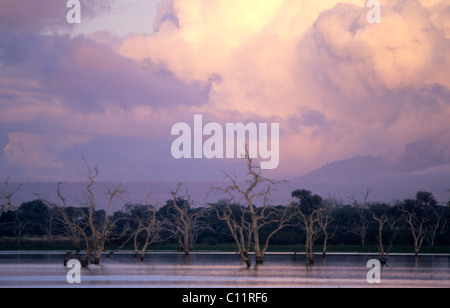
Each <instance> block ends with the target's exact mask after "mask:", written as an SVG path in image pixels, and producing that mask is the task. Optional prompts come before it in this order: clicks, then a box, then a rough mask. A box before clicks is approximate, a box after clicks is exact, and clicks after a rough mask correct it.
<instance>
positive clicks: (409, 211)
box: [399, 191, 437, 256]
mask: <svg viewBox="0 0 450 308" xmlns="http://www.w3.org/2000/svg"><path fill="white" fill-rule="evenodd" d="M436 207H437V201H436V199H435V198H434V196H433V194H432V193H429V192H423V191H419V192H418V193H417V194H416V198H415V199H414V200H412V199H407V200H405V201H404V202H403V203H402V204H401V205H400V207H399V210H400V211H401V212H402V213H403V218H404V221H405V222H406V225H407V227H408V229H409V231H410V232H411V235H412V237H413V238H414V253H415V255H416V256H418V255H419V252H420V249H421V248H422V244H423V241H424V240H425V237H426V233H427V226H430V224H429V223H430V222H431V225H433V223H432V219H433V218H434V217H433V215H434V214H435V213H436ZM431 230H432V229H431Z"/></svg>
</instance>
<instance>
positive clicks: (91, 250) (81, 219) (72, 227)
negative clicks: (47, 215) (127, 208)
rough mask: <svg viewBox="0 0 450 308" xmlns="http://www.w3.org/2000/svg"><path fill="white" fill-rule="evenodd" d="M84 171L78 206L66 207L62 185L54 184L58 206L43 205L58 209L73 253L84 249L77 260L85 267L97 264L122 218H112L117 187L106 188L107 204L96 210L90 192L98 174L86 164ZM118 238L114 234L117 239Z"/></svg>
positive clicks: (93, 195) (96, 169) (119, 187)
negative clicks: (81, 200) (81, 199)
mask: <svg viewBox="0 0 450 308" xmlns="http://www.w3.org/2000/svg"><path fill="white" fill-rule="evenodd" d="M86 167H87V171H88V182H87V184H86V188H85V190H84V191H83V194H84V202H81V203H80V204H79V205H78V206H69V205H68V201H67V198H66V197H64V196H63V194H62V191H61V188H62V183H59V184H58V189H57V195H58V197H59V201H60V203H59V204H57V203H51V202H48V201H47V204H49V205H52V206H53V207H55V208H57V209H59V210H60V217H59V220H60V222H61V223H62V224H63V225H64V228H65V229H66V230H67V234H68V235H69V237H70V238H71V239H72V241H73V243H74V245H75V247H76V249H77V252H81V250H85V256H84V258H83V259H82V260H81V263H82V265H83V266H84V267H87V266H88V265H89V264H100V258H101V256H102V254H103V252H104V251H105V244H106V242H108V241H110V240H113V239H114V234H113V233H112V230H113V229H114V228H115V226H116V225H117V223H118V222H119V221H120V220H121V219H122V218H119V219H112V205H113V203H114V201H115V200H116V199H119V198H121V196H122V195H123V194H124V193H125V191H124V190H123V189H122V188H121V185H119V186H117V187H114V188H107V192H106V196H107V203H106V208H105V209H104V210H98V206H97V201H96V198H95V194H94V191H93V187H94V185H95V184H96V179H97V177H98V174H99V171H98V168H97V167H95V168H94V170H92V169H91V168H90V167H89V165H88V164H87V163H86ZM121 236H122V235H118V237H121Z"/></svg>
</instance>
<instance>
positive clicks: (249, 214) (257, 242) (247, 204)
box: [212, 148, 293, 267]
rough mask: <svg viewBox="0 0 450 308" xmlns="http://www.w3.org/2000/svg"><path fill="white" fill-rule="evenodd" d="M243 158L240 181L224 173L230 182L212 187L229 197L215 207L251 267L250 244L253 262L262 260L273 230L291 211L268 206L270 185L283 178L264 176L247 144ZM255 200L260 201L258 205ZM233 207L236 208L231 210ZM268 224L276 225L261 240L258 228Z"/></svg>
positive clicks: (284, 223) (283, 224)
mask: <svg viewBox="0 0 450 308" xmlns="http://www.w3.org/2000/svg"><path fill="white" fill-rule="evenodd" d="M245 159H246V163H247V169H246V171H247V176H246V178H245V181H242V182H240V181H239V179H238V178H237V177H236V176H231V175H229V174H226V173H225V178H226V179H227V180H228V181H229V182H230V185H229V186H227V187H225V188H223V187H212V190H214V191H216V192H218V193H221V194H225V195H226V196H227V199H228V200H229V201H228V205H227V206H226V207H225V208H222V209H220V208H217V207H216V209H215V210H216V213H217V216H218V218H219V219H220V220H222V221H226V222H227V225H228V227H229V229H230V232H231V234H232V236H233V238H234V240H235V242H236V244H237V246H238V249H239V254H240V256H241V258H242V260H244V262H245V263H246V264H247V266H248V267H250V266H251V262H250V260H249V258H248V252H249V250H250V249H251V248H253V250H254V252H255V258H256V263H263V262H264V254H265V252H266V251H267V249H268V247H269V242H270V240H271V239H272V237H273V236H274V235H275V234H276V233H278V232H279V231H280V230H281V229H283V228H284V227H286V226H288V225H289V224H290V222H291V218H292V216H293V214H292V213H291V212H290V211H289V207H287V208H285V209H284V210H283V211H279V210H276V209H274V208H273V207H271V206H269V203H270V194H271V193H272V191H273V187H274V186H276V185H278V184H281V183H284V182H285V181H274V180H270V179H268V178H265V177H263V176H262V174H261V169H260V168H259V167H256V166H254V165H253V161H252V159H251V158H250V155H249V152H248V148H247V149H246V157H245ZM257 203H260V206H259V207H258V206H257ZM233 207H234V208H235V209H234V211H233ZM236 207H237V210H236ZM270 224H275V225H276V226H277V227H276V228H275V229H274V230H273V231H272V232H271V233H270V234H269V236H268V237H267V238H266V241H265V243H264V244H262V241H261V238H260V232H261V229H262V228H263V227H265V226H267V225H270ZM261 245H264V246H261Z"/></svg>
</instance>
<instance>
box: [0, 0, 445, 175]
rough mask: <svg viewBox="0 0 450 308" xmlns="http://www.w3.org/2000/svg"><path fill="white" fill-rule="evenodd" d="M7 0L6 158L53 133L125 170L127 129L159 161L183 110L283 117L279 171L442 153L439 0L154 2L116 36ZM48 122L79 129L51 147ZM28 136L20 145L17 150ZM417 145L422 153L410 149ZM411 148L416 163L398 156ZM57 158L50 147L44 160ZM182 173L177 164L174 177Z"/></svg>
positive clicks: (0, 89)
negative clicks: (68, 30) (78, 31)
mask: <svg viewBox="0 0 450 308" xmlns="http://www.w3.org/2000/svg"><path fill="white" fill-rule="evenodd" d="M95 2H96V1H95ZM12 3H14V1H9V0H8V1H6V2H4V3H3V4H2V5H3V8H5V10H2V13H0V17H1V16H2V15H1V14H4V15H5V18H10V17H7V16H6V12H9V15H13V16H20V18H19V19H18V20H19V21H11V22H12V23H11V24H10V25H9V26H8V27H7V28H6V26H5V28H4V30H5V31H3V32H2V41H0V102H1V107H0V110H1V111H2V113H0V123H3V124H5V125H7V127H8V132H7V133H10V134H12V135H10V141H9V143H8V145H9V150H8V151H7V152H5V153H6V154H5V155H6V157H7V158H8V161H9V162H10V163H14V160H13V158H12V156H11V155H12V154H11V153H14V152H17V153H22V154H21V155H22V156H20V155H19V156H18V157H23V158H24V157H26V155H31V154H32V152H33V151H32V150H31V148H33V147H37V144H38V143H39V142H40V143H42V144H46V143H51V142H53V141H54V142H56V144H60V145H61V146H59V147H58V146H56V147H55V148H54V150H55V153H63V154H64V155H63V157H64V160H63V161H64V164H66V165H67V164H68V162H69V161H71V159H75V158H73V157H72V156H71V155H68V154H67V153H68V151H69V152H70V150H71V149H73V148H76V149H78V150H79V151H78V152H77V153H82V152H83V151H85V152H89V153H92V151H91V150H89V149H96V150H95V153H97V154H96V155H93V157H97V158H98V157H102V155H110V157H111V160H109V161H110V163H109V165H113V161H114V160H115V159H117V160H124V159H126V160H130V161H132V162H131V163H130V164H129V165H127V166H128V167H127V168H128V169H129V170H137V169H138V168H137V169H136V168H133V164H135V166H138V165H139V164H142V161H143V160H145V158H143V157H142V156H139V155H137V154H136V155H133V154H132V153H130V154H129V155H125V154H123V153H122V154H120V155H113V154H111V153H110V152H112V151H111V150H109V151H108V150H106V149H113V148H115V142H118V144H121V145H123V146H124V147H129V146H127V142H126V141H125V140H126V138H137V139H134V141H135V145H139V146H136V147H133V148H131V147H129V148H130V151H132V152H134V151H139V149H138V148H139V147H143V148H146V147H147V145H145V146H144V144H147V143H146V140H149V142H150V143H151V144H154V147H155V149H153V150H152V151H151V153H152V154H151V155H152V157H153V159H155V161H158V162H159V163H158V165H159V167H160V166H169V165H170V163H168V162H170V157H168V158H165V155H166V154H167V153H169V149H168V147H167V144H170V140H171V139H170V138H171V136H169V133H170V127H171V125H173V124H174V123H177V122H189V121H192V119H193V115H194V114H203V115H204V118H205V119H208V121H211V122H213V121H214V122H218V123H227V122H233V123H235V122H249V121H251V122H263V123H267V122H277V123H280V124H281V135H282V138H281V151H282V153H281V163H280V168H279V169H278V170H277V171H275V173H274V174H275V175H277V176H280V177H294V176H299V175H301V174H303V173H305V172H309V171H311V170H314V169H316V168H318V167H320V166H322V165H323V164H325V163H327V162H333V161H336V160H342V159H346V158H350V157H353V156H358V155H372V156H380V157H382V158H383V159H385V160H390V161H396V162H398V164H400V165H402V164H403V165H408V168H409V169H410V167H411V165H413V164H415V163H414V161H415V162H416V163H418V164H419V162H420V166H421V167H430V166H425V165H426V164H424V163H422V162H423V160H425V161H428V162H429V164H445V163H448V159H449V157H448V155H449V154H448V150H447V149H448V147H449V146H450V143H449V142H450V141H449V140H448V138H446V137H444V136H446V133H448V131H450V124H449V122H448V118H449V116H450V104H449V102H450V95H449V93H450V92H449V91H450V78H449V77H450V75H449V72H450V53H449V50H450V24H449V20H450V18H448V17H449V14H450V5H449V4H448V1H444V0H428V1H426V0H412V1H403V0H384V1H381V4H382V8H381V9H382V21H381V23H380V24H369V23H368V22H367V20H366V15H367V13H368V11H369V9H368V8H366V7H365V5H364V4H365V3H364V1H361V0H346V1H336V0H325V1H296V0H268V1H257V0H249V1H234V0H233V1H229V0H226V1H225V0H217V1H210V0H190V1H182V0H163V1H161V2H160V4H159V6H158V14H157V17H156V18H155V20H154V21H151V22H149V25H152V24H153V29H154V33H152V34H140V35H129V36H128V37H125V38H123V39H122V38H117V37H113V36H111V34H108V33H103V32H102V33H100V32H99V33H95V34H94V35H90V36H78V37H72V36H68V35H67V36H63V35H58V34H57V31H56V29H59V28H60V27H62V26H61V25H59V24H58V23H59V21H58V20H56V21H55V18H56V19H58V18H65V15H62V17H55V16H56V15H58V16H59V15H60V13H59V11H58V10H59V8H55V3H53V2H52V1H50V2H48V3H47V2H46V4H43V5H42V6H43V8H48V10H44V9H43V10H42V11H41V10H40V9H38V12H37V15H36V18H34V19H31V20H28V19H29V17H30V16H32V14H33V12H32V11H31V10H30V8H29V7H28V6H26V5H24V7H23V8H22V7H17V6H13V4H12ZM97 4H98V3H97ZM56 7H58V6H56ZM105 9H107V8H102V9H99V8H98V7H96V9H92V12H94V11H98V10H105ZM55 10H56V11H55ZM63 11H64V10H63ZM91 16H92V18H95V17H94V15H91ZM0 20H1V18H0ZM14 22H15V23H14ZM44 28H46V31H47V34H46V35H43V34H42V32H43V31H44V30H43V29H44ZM33 29H35V30H33ZM49 29H50V30H49ZM51 30H55V31H53V32H52V31H51ZM6 114H7V115H6ZM31 127H32V128H31ZM54 130H57V131H59V132H60V133H61V134H66V135H67V136H88V137H89V139H88V140H85V141H83V140H81V141H80V142H75V141H76V140H73V139H72V140H73V142H72V143H71V144H70V145H68V144H67V145H65V146H62V145H63V144H62V143H61V142H60V141H58V140H59V139H58V138H56V137H51V138H50V137H48V138H49V139H46V138H47V137H45V138H44V137H42V136H47V135H46V134H48V132H49V131H54ZM24 131H25V132H26V133H25V135H14V134H16V133H18V132H24ZM26 134H31V135H26ZM50 135H51V134H50ZM37 136H41V137H39V138H38V137H37ZM146 138H147V139H146ZM68 139H69V140H70V139H71V138H70V137H69V138H68ZM75 139H76V138H75ZM20 140H23V141H20ZM26 140H28V141H29V142H30V144H31V145H30V148H29V149H28V148H26V150H24V151H22V152H20V151H19V150H18V148H19V147H18V146H19V145H21V144H23V143H24V142H25V141H26ZM51 140H53V141H51ZM118 140H120V141H118ZM427 140H433V142H427ZM97 142H98V143H97ZM88 144H89V146H88ZM414 144H416V145H420V146H418V148H415V149H416V150H414V151H412V149H413V147H412V146H411V145H414ZM426 146H429V147H430V152H429V153H428V152H427V153H425V152H424V151H422V150H419V149H421V148H423V147H426ZM102 148H103V149H104V150H102ZM135 148H136V149H135ZM11 151H12V152H11ZM413 152H414V153H415V154H412V153H413ZM8 153H9V154H8ZM24 153H26V154H24ZM37 153H41V154H42V155H44V153H45V152H42V151H40V152H39V151H37ZM157 153H158V154H157ZM430 153H437V154H430ZM45 155H47V154H45ZM45 155H44V156H45ZM414 155H419V156H423V157H424V159H423V160H419V159H416V160H414V159H409V158H407V157H412V156H414ZM127 157H128V158H127ZM130 157H132V158H130ZM136 157H138V158H136ZM428 158H429V159H428ZM58 159H59V160H58ZM408 159H409V160H408ZM44 161H45V160H44ZM55 161H59V162H61V159H60V158H56V157H55V156H54V155H50V154H49V160H48V161H47V163H46V164H47V165H48V166H51V164H52V162H55ZM105 161H108V160H105ZM411 161H413V163H411ZM197 163H198V164H199V168H201V167H200V166H201V163H200V162H196V164H197ZM209 163H213V162H208V164H209ZM185 164H186V165H189V164H190V162H185ZM217 165H218V164H217ZM205 166H206V164H205ZM208 166H210V165H208ZM27 168H32V167H31V166H27ZM167 168H169V167H167ZM205 168H206V167H205ZM208 168H210V167H208ZM405 168H406V167H405ZM408 168H407V169H408ZM158 170H161V169H158ZM189 170H191V169H189V167H187V166H186V167H184V168H183V166H182V165H180V171H179V174H180V177H182V176H185V177H188V176H190V175H191V174H192V172H190V171H189ZM158 172H159V171H158ZM161 172H163V171H161ZM118 173H123V172H118ZM206 173H207V172H206Z"/></svg>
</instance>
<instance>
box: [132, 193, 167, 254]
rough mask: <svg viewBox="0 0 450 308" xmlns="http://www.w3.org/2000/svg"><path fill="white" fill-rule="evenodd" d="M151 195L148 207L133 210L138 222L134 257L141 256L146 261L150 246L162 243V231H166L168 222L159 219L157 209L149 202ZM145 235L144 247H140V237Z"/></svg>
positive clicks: (143, 206) (138, 207)
mask: <svg viewBox="0 0 450 308" xmlns="http://www.w3.org/2000/svg"><path fill="white" fill-rule="evenodd" d="M149 197H150V195H149V196H148V197H147V198H146V200H145V202H146V205H142V206H137V207H134V209H132V212H133V213H134V220H135V221H136V222H137V228H136V232H135V235H134V241H133V243H134V257H135V258H137V256H138V254H140V260H141V261H144V260H145V254H146V252H147V249H148V247H149V246H151V245H153V244H155V243H158V242H161V241H162V240H163V239H162V238H161V235H160V234H161V231H162V230H163V229H164V225H165V224H166V221H165V220H164V219H163V218H160V217H158V215H157V214H158V211H157V209H156V208H155V207H154V206H152V205H151V204H150V202H149ZM141 234H145V237H144V241H143V243H142V247H141V248H140V247H139V240H138V239H139V236H140V235H141Z"/></svg>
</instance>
